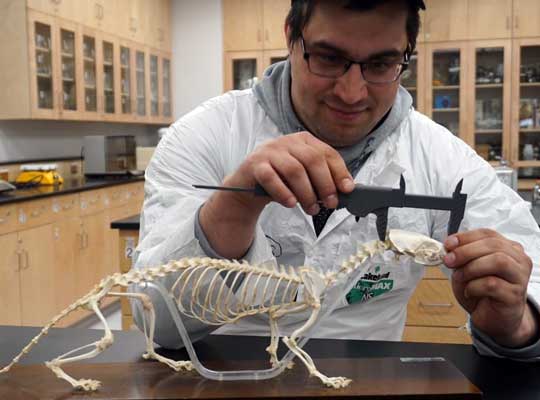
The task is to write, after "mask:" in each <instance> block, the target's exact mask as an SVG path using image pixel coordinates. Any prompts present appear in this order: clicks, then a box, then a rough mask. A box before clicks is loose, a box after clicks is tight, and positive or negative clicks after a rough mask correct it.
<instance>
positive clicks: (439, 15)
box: [424, 0, 476, 42]
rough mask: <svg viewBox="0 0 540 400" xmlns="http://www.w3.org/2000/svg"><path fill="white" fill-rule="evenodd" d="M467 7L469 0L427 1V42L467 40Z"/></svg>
mask: <svg viewBox="0 0 540 400" xmlns="http://www.w3.org/2000/svg"><path fill="white" fill-rule="evenodd" d="M474 1H476V0H474ZM467 6H468V0H452V1H441V0H426V18H425V30H424V32H425V40H426V42H443V41H448V40H466V39H467V15H468V9H467Z"/></svg>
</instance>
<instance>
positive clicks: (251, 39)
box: [222, 0, 291, 51]
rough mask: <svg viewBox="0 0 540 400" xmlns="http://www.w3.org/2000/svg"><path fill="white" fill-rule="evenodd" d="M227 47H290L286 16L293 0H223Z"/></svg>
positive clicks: (248, 48)
mask: <svg viewBox="0 0 540 400" xmlns="http://www.w3.org/2000/svg"><path fill="white" fill-rule="evenodd" d="M222 4H223V44H224V50H225V51H247V50H262V49H266V50H275V49H284V48H286V47H287V45H286V41H285V32H284V26H285V17H286V15H287V11H288V10H289V7H290V4H291V2H290V0H223V3H222Z"/></svg>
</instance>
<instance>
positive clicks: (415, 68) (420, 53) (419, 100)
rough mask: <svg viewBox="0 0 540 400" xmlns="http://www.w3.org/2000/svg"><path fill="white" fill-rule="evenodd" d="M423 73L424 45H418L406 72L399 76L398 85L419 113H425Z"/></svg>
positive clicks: (424, 63) (424, 65)
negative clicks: (405, 90)
mask: <svg viewBox="0 0 540 400" xmlns="http://www.w3.org/2000/svg"><path fill="white" fill-rule="evenodd" d="M425 73H426V49H425V45H424V44H418V45H417V46H416V50H415V52H414V54H413V55H412V56H411V59H410V60H409V66H408V68H407V70H406V71H405V72H403V74H401V78H400V79H401V82H400V83H401V85H402V86H403V87H404V88H405V89H407V91H408V92H409V93H410V95H411V97H412V99H413V107H414V108H416V109H417V110H418V111H420V112H425V79H422V78H423V77H424V76H425ZM419 77H420V79H418V78H419Z"/></svg>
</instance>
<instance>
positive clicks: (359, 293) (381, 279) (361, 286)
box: [345, 266, 394, 304]
mask: <svg viewBox="0 0 540 400" xmlns="http://www.w3.org/2000/svg"><path fill="white" fill-rule="evenodd" d="M379 271H380V267H379V266H377V267H376V268H375V273H371V272H367V273H366V274H364V275H363V276H362V277H361V278H360V280H359V281H358V282H356V284H355V285H354V286H353V288H352V289H351V291H350V292H349V293H347V295H346V296H345V298H346V299H347V303H349V304H353V303H356V302H359V301H367V300H369V299H372V298H374V297H377V296H380V295H382V294H384V293H386V292H389V291H390V290H392V288H393V287H394V280H393V279H388V278H389V277H390V272H386V273H384V274H378V273H377V272H379Z"/></svg>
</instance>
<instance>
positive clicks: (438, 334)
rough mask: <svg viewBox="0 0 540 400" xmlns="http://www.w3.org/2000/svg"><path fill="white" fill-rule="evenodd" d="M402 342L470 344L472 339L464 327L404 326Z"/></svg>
mask: <svg viewBox="0 0 540 400" xmlns="http://www.w3.org/2000/svg"><path fill="white" fill-rule="evenodd" d="M402 341H404V342H417V343H418V342H420V343H456V344H471V343H472V339H471V336H470V335H469V333H468V332H467V330H466V329H464V328H438V327H427V326H426V327H424V326H406V327H405V330H404V331H403V338H402Z"/></svg>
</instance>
